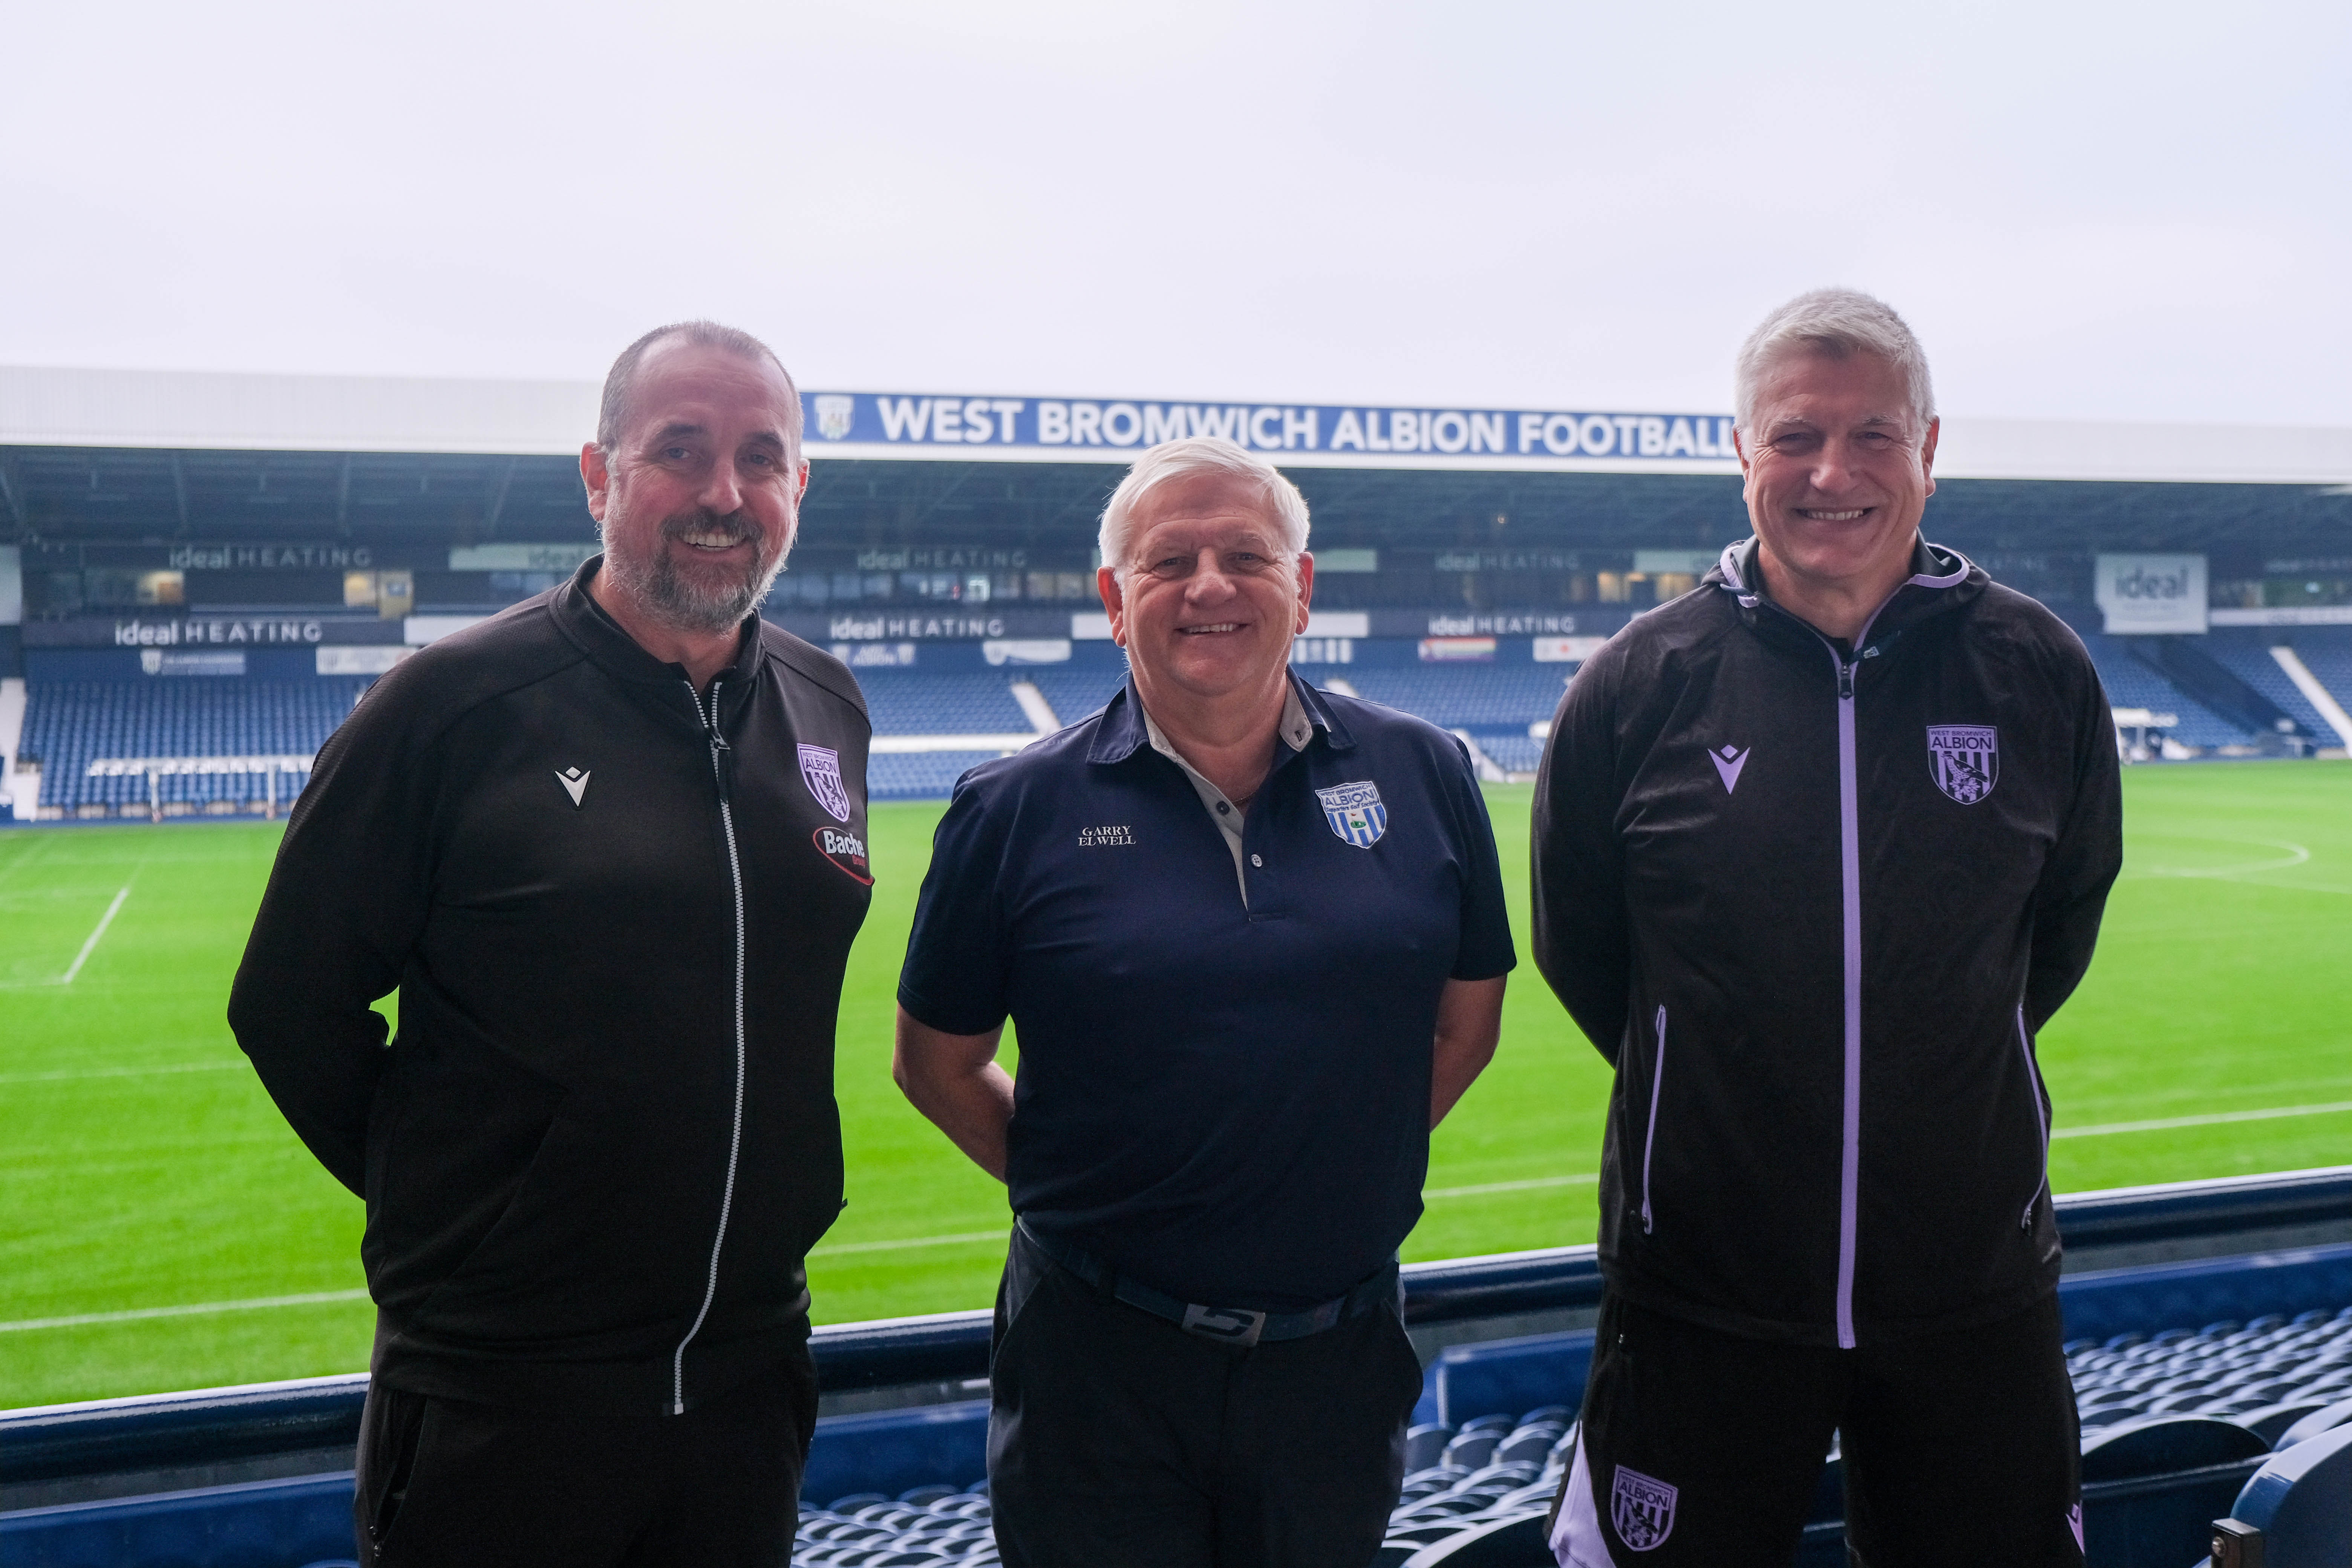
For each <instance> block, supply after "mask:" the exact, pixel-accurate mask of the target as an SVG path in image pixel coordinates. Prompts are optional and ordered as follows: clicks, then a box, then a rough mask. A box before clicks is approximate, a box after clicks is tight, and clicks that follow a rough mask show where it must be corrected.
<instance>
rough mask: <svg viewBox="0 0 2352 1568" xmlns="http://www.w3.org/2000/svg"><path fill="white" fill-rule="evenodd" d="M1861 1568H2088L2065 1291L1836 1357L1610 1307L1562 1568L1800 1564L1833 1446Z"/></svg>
mask: <svg viewBox="0 0 2352 1568" xmlns="http://www.w3.org/2000/svg"><path fill="white" fill-rule="evenodd" d="M1832 1433H1835V1434H1836V1435H1837V1436H1838V1441H1839V1447H1840V1450H1841V1452H1842V1454H1843V1468H1844V1479H1845V1519H1846V1546H1847V1551H1848V1552H1849V1554H1850V1558H1851V1560H1852V1561H1853V1563H1857V1564H1860V1565H1862V1568H1942V1565H1945V1564H1949V1565H1950V1568H1984V1565H1985V1564H1987V1563H2000V1564H2002V1565H2003V1568H2044V1565H2047V1568H2081V1564H2082V1562H2083V1546H2082V1521H2083V1512H2082V1468H2083V1467H2082V1447H2081V1436H2080V1433H2079V1431H2078V1429H2077V1426H2076V1424H2075V1417H2074V1384H2073V1383H2072V1382H2071V1381H2070V1380H2069V1379H2068V1377H2067V1375H2066V1358H2065V1353H2064V1352H2063V1350H2061V1348H2060V1327H2059V1318H2058V1300H2057V1298H2056V1297H2055V1296H2053V1297H2051V1298H2049V1299H2048V1300H2044V1301H2042V1302H2040V1303H2038V1304H2037V1305H2035V1306H2033V1307H2031V1308H2029V1309H2027V1310H2025V1311H2023V1312H2021V1313H2019V1314H2017V1315H2016V1316H2014V1317H2011V1318H2007V1319H2004V1320H2002V1321H1999V1322H1996V1323H1990V1324H1988V1325H1986V1326H1985V1327H1983V1328H1979V1329H1969V1330H1964V1331H1959V1332H1956V1333H1948V1334H1935V1335H1929V1336H1927V1337H1925V1338H1921V1339H1913V1340H1904V1341H1900V1342H1896V1343H1894V1344H1890V1345H1883V1346H1875V1347H1867V1348H1864V1349H1859V1350H1851V1351H1840V1350H1828V1349H1821V1348H1817V1347H1813V1346H1806V1345H1786V1344H1771V1343H1767V1342H1761V1341H1757V1340H1747V1339H1741V1338H1738V1337H1736V1336H1734V1335H1730V1334H1723V1333H1717V1332H1716V1331H1713V1330H1711V1329H1703V1328H1700V1327H1698V1326H1697V1325H1696V1324H1694V1323H1687V1322H1684V1321H1681V1320H1679V1319H1675V1318H1669V1317H1666V1316H1664V1315H1663V1314H1661V1313H1657V1312H1653V1311H1648V1310H1644V1309H1643V1308H1640V1307H1635V1306H1632V1305H1630V1304H1628V1303H1627V1302H1624V1301H1622V1300H1618V1299H1617V1298H1616V1297H1614V1296H1611V1297H1608V1298H1606V1299H1604V1300H1602V1302H1601V1323H1600V1329H1599V1331H1598V1335H1597V1338H1596V1342H1595V1344H1594V1349H1593V1360H1592V1373H1591V1378H1590V1379H1589V1380H1588V1381H1587V1383H1586V1384H1585V1391H1584V1416H1583V1426H1582V1427H1581V1428H1580V1436H1579V1439H1578V1443H1577V1450H1576V1459H1575V1462H1574V1463H1573V1464H1572V1465H1570V1468H1569V1473H1568V1479H1567V1481H1566V1482H1565V1484H1564V1485H1563V1486H1562V1488H1561V1491H1560V1499H1559V1504H1558V1505H1557V1511H1556V1513H1555V1516H1554V1520H1553V1525H1552V1531H1551V1543H1552V1551H1553V1553H1554V1555H1555V1556H1556V1557H1557V1558H1558V1559H1559V1562H1560V1563H1561V1564H1562V1565H1563V1568H1633V1564H1636V1563H1638V1564H1640V1565H1641V1568H1682V1565H1684V1564H1705V1565H1706V1568H1748V1565H1750V1564H1753V1565H1755V1568H1763V1565H1765V1564H1770V1565H1771V1568H1788V1563H1789V1561H1790V1557H1791V1556H1793V1555H1794V1553H1795V1552H1796V1548H1797V1542H1798V1538H1799V1536H1800V1535H1801V1533H1802V1532H1803V1530H1804V1526H1805V1517H1806V1514H1807V1513H1808V1511H1810V1508H1811V1503H1812V1500H1813V1497H1814V1493H1815V1490H1816V1489H1817V1487H1818V1486H1819V1484H1820V1480H1821V1473H1822V1461H1823V1459H1824V1458H1826V1457H1827V1455H1828V1453H1829V1447H1830V1437H1831V1435H1832Z"/></svg>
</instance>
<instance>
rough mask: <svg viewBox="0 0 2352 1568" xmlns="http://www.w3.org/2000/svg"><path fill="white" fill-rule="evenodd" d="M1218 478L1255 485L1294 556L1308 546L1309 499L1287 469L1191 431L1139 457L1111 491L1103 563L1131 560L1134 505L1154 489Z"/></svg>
mask: <svg viewBox="0 0 2352 1568" xmlns="http://www.w3.org/2000/svg"><path fill="white" fill-rule="evenodd" d="M1210 477H1213V478H1219V479H1233V480H1235V481H1237V482H1239V483H1241V484H1243V485H1245V486H1250V487H1253V488H1255V489H1256V491H1257V492H1258V499H1259V500H1260V502H1261V503H1262V504H1263V505H1264V506H1265V511H1266V515H1267V516H1268V517H1269V518H1271V519H1272V520H1273V521H1274V525H1275V526H1276V528H1277V529H1279V530H1281V531H1282V543H1283V548H1284V549H1286V550H1287V551H1288V552H1290V553H1291V554H1292V555H1294V556H1295V555H1298V554H1301V553H1303V552H1305V551H1306V549H1307V498H1306V497H1305V496H1302V495H1300V494H1299V493H1298V487H1297V485H1294V484H1292V483H1291V482H1290V481H1289V480H1288V479H1285V478H1283V477H1282V470H1280V469H1279V468H1276V467H1275V466H1274V465H1273V464H1272V463H1269V462H1267V461H1266V460H1265V458H1261V457H1259V456H1258V455H1257V454H1256V453H1255V452H1251V451H1247V450H1244V448H1243V447H1239V446H1236V445H1235V444H1234V443H1233V442H1231V441H1228V440H1225V439H1224V438H1223V437H1218V436H1192V437H1186V438H1185V439H1183V440H1181V441H1166V442H1162V443H1161V444H1160V445H1159V446H1157V447H1152V448H1151V450H1150V451H1148V452H1146V453H1144V454H1143V456H1141V457H1140V458H1137V459H1136V460H1135V466H1134V467H1133V468H1129V469H1128V470H1127V478H1125V479H1121V480H1119V482H1118V489H1115V490H1113V491H1111V492H1110V500H1109V501H1108V503H1106V504H1105V505H1104V507H1103V513H1102V527H1101V529H1100V531H1097V534H1096V535H1095V542H1096V544H1097V546H1098V547H1099V548H1100V550H1101V552H1102V563H1103V564H1104V565H1106V566H1108V567H1110V568H1111V569H1112V570H1113V571H1117V570H1118V568H1120V567H1122V566H1124V565H1125V564H1127V547H1128V542H1129V534H1131V533H1132V532H1133V531H1134V524H1135V509H1136V508H1137V507H1139V506H1140V505H1142V504H1143V502H1144V500H1146V499H1147V498H1149V497H1150V495H1151V494H1152V493H1153V492H1154V491H1157V490H1159V489H1162V488H1164V487H1166V486H1168V485H1173V484H1181V483H1183V482H1184V481H1185V480H1187V479H1202V478H1210Z"/></svg>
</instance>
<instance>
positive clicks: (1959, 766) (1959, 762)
mask: <svg viewBox="0 0 2352 1568" xmlns="http://www.w3.org/2000/svg"><path fill="white" fill-rule="evenodd" d="M1927 768H1928V772H1929V773H1931V774H1932V775H1933V776H1934V778H1935V780H1936V787H1937V789H1939V790H1942V791H1943V792H1944V793H1945V794H1946V795H1950V796H1951V797H1952V798H1953V799H1954V800H1957V801H1958V802H1959V803H1960V804H1961V805H1976V803H1977V802H1979V801H1980V800H1982V799H1983V798H1984V797H1985V796H1987V795H1990V794H1991V793H1992V786H1993V784H1994V783H1995V782H1996V781H1997V780H1999V779H2000V731H1997V730H1995V729H1994V728H1993V727H1992V726H1991V725H1990V724H1930V725H1929V726H1927Z"/></svg>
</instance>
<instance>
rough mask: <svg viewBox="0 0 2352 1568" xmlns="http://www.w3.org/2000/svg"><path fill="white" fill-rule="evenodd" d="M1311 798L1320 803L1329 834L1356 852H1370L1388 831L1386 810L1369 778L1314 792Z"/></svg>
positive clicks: (1379, 793)
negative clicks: (1351, 846) (1353, 847)
mask: <svg viewBox="0 0 2352 1568" xmlns="http://www.w3.org/2000/svg"><path fill="white" fill-rule="evenodd" d="M1315 798H1316V799H1318V800H1319V801H1321V802H1322V803H1323V820H1324V821H1326V822H1328V823H1329V824H1330V825H1331V831H1332V832H1334V833H1336V834H1338V835H1339V837H1340V838H1341V839H1342V840H1344V841H1345V842H1347V843H1349V844H1352V845H1354V846H1355V847H1357V848H1359V849H1370V847H1372V846H1373V845H1375V844H1378V843H1379V842H1380V841H1381V834H1383V833H1386V832H1387V831H1388V830H1389V808H1388V807H1387V806H1385V805H1381V789H1380V786H1379V785H1378V784H1373V783H1372V782H1371V781H1370V779H1367V780H1365V781H1364V782H1363V783H1362V784H1339V785H1335V786H1334V787H1332V788H1330V789H1318V790H1317V791H1316V792H1315Z"/></svg>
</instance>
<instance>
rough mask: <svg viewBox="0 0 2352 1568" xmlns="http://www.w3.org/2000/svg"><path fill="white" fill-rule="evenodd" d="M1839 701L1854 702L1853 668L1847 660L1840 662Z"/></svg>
mask: <svg viewBox="0 0 2352 1568" xmlns="http://www.w3.org/2000/svg"><path fill="white" fill-rule="evenodd" d="M1838 700H1840V701H1843V702H1851V701H1853V664H1851V663H1849V662H1848V661H1846V660H1845V659H1840V660H1838Z"/></svg>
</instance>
